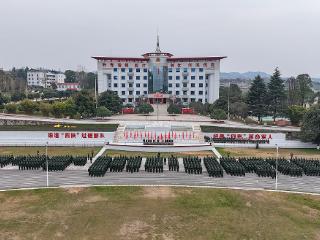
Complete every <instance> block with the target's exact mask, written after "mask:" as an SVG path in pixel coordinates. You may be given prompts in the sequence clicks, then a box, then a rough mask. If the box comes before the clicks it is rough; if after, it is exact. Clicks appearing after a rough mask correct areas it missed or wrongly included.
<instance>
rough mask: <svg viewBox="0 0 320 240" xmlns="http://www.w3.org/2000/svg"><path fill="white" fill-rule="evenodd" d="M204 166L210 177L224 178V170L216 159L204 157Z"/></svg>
mask: <svg viewBox="0 0 320 240" xmlns="http://www.w3.org/2000/svg"><path fill="white" fill-rule="evenodd" d="M203 163H204V166H205V167H206V169H207V172H208V174H209V176H210V177H223V168H222V167H221V165H220V164H219V162H218V161H217V159H216V158H214V157H204V158H203Z"/></svg>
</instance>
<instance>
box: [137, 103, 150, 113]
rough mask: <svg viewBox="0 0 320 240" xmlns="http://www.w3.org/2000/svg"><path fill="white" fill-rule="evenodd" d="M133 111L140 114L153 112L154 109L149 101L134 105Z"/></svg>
mask: <svg viewBox="0 0 320 240" xmlns="http://www.w3.org/2000/svg"><path fill="white" fill-rule="evenodd" d="M135 112H136V113H140V114H149V113H151V112H154V109H153V107H152V106H151V104H149V103H141V104H139V105H138V106H136V108H135Z"/></svg>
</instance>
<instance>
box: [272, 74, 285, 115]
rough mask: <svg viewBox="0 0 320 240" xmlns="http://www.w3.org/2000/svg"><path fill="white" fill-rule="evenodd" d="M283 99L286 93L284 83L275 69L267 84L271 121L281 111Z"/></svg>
mask: <svg viewBox="0 0 320 240" xmlns="http://www.w3.org/2000/svg"><path fill="white" fill-rule="evenodd" d="M285 99H286V92H285V88H284V82H283V80H282V78H281V74H280V71H279V69H278V68H276V69H275V71H274V73H273V75H272V76H271V79H270V82H269V84H268V100H269V106H270V110H271V112H272V116H273V121H275V120H276V117H277V115H278V114H279V113H280V112H281V111H282V110H283V109H282V108H283V105H284V100H285Z"/></svg>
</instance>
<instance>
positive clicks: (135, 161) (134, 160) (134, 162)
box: [126, 156, 142, 173]
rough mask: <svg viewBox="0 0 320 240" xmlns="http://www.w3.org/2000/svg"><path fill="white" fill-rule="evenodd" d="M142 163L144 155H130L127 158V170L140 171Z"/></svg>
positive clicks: (131, 171)
mask: <svg viewBox="0 0 320 240" xmlns="http://www.w3.org/2000/svg"><path fill="white" fill-rule="evenodd" d="M141 163H142V157H140V156H137V157H129V158H128V160H127V165H126V171H127V172H130V173H134V172H139V169H140V167H141Z"/></svg>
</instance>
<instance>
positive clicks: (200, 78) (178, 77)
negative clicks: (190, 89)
mask: <svg viewBox="0 0 320 240" xmlns="http://www.w3.org/2000/svg"><path fill="white" fill-rule="evenodd" d="M168 79H169V81H171V80H173V76H168ZM175 79H176V80H180V79H181V77H180V76H176V78H175ZM190 79H191V80H196V76H190ZM198 79H199V80H203V79H204V77H203V76H199V77H198ZM206 79H207V80H208V79H209V77H208V76H207V77H206ZM183 80H188V76H183Z"/></svg>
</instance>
